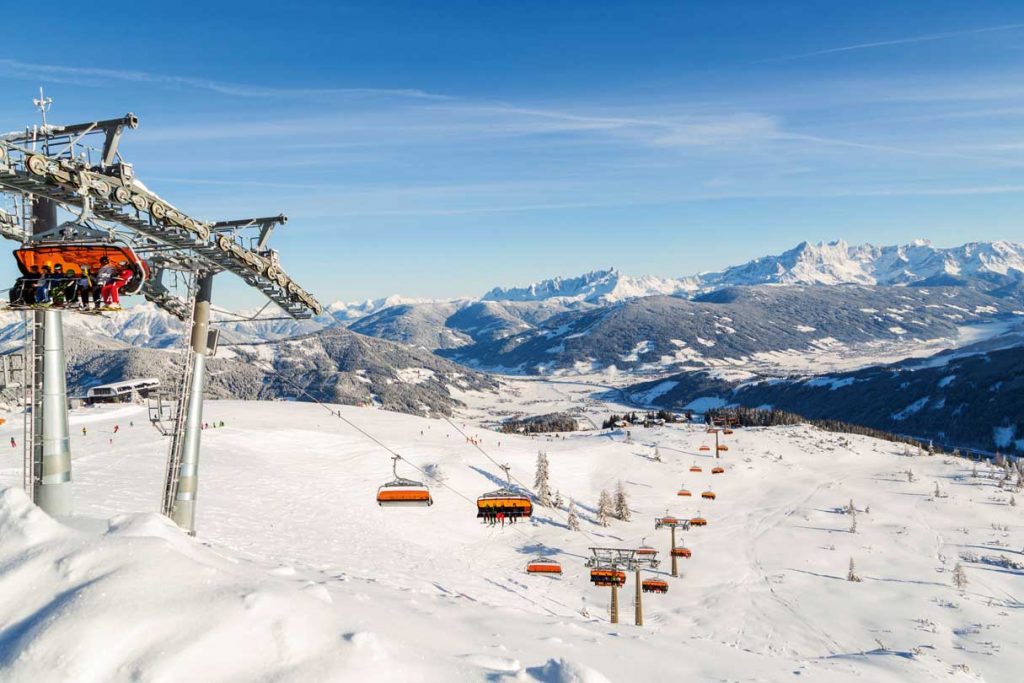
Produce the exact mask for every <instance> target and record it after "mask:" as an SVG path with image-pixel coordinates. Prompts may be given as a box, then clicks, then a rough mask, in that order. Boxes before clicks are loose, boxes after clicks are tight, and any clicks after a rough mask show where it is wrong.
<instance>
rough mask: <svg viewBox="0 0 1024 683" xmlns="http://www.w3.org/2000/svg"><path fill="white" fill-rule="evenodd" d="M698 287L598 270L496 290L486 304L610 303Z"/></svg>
mask: <svg viewBox="0 0 1024 683" xmlns="http://www.w3.org/2000/svg"><path fill="white" fill-rule="evenodd" d="M695 290H696V287H695V286H694V284H693V283H692V282H691V281H690V280H675V279H672V278H662V277H656V276H653V275H644V276H641V277H631V276H629V275H623V274H622V273H621V272H619V270H618V269H616V268H609V269H608V270H595V271H593V272H590V273H586V274H584V275H580V276H579V277H572V278H561V277H556V278H552V279H550V280H542V281H541V282H535V283H533V284H531V285H526V286H525V287H510V288H508V289H505V288H503V287H495V288H494V289H492V290H491V291H489V292H487V293H486V294H484V295H483V296H482V297H481V300H482V301H549V300H558V301H561V302H563V303H576V302H587V303H594V304H610V303H615V302H617V301H624V300H626V299H636V298H638V297H643V296H653V295H656V294H668V295H673V294H683V295H685V294H690V293H692V292H694V291H695Z"/></svg>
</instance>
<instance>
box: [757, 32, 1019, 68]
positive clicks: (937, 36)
mask: <svg viewBox="0 0 1024 683" xmlns="http://www.w3.org/2000/svg"><path fill="white" fill-rule="evenodd" d="M1019 29H1024V24H1003V25H1001V26H987V27H984V28H975V29H967V30H965V31H944V32H942V33H929V34H925V35H920V36H908V37H906V38H894V39H892V40H877V41H873V42H870V43H856V44H854V45H843V46H840V47H830V48H826V49H824V50H814V51H813V52H802V53H799V54H794V55H783V56H781V57H769V58H767V59H761V60H757V61H756V62H753V63H754V64H765V63H770V62H789V61H794V60H797V59H808V58H810V57H820V56H823V55H833V54H839V53H842V52H856V51H858V50H871V49H874V48H878V47H892V46H896V45H911V44H913V43H930V42H933V41H936V40H949V39H951V38H961V37H964V36H972V35H978V34H981V33H995V32H997V31H1015V30H1019Z"/></svg>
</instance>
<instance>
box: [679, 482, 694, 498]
mask: <svg viewBox="0 0 1024 683" xmlns="http://www.w3.org/2000/svg"><path fill="white" fill-rule="evenodd" d="M676 495H677V496H686V497H689V496H691V495H692V494H691V493H690V490H689V489H688V488H686V484H682V485H681V486H680V487H679V490H678V491H676Z"/></svg>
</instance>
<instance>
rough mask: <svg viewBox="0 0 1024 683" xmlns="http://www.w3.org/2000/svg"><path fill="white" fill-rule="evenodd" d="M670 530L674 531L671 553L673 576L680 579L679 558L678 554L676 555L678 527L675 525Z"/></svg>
mask: <svg viewBox="0 0 1024 683" xmlns="http://www.w3.org/2000/svg"><path fill="white" fill-rule="evenodd" d="M669 529H670V530H671V531H672V550H671V552H669V555H671V556H672V576H675V577H678V576H679V558H678V557H676V553H675V549H676V527H675V525H673V526H671V527H669Z"/></svg>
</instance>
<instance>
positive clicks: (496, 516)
mask: <svg viewBox="0 0 1024 683" xmlns="http://www.w3.org/2000/svg"><path fill="white" fill-rule="evenodd" d="M500 467H501V469H502V471H504V472H505V480H506V481H507V482H508V485H507V486H506V487H505V488H502V489H498V490H497V491H491V492H490V493H485V494H483V495H482V496H480V497H479V498H477V499H476V516H477V519H482V520H484V522H486V523H488V524H492V525H493V524H497V523H499V522H500V523H501V525H502V526H504V525H505V520H508V521H509V523H510V524H515V521H516V520H517V519H519V518H521V517H529V516H530V515H532V514H533V503H532V502H531V501H530V498H529V496H525V495H523V494H521V493H517V492H516V491H514V490H513V489H512V479H511V476H510V475H509V470H510V469H511V468H509V466H508V465H500Z"/></svg>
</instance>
